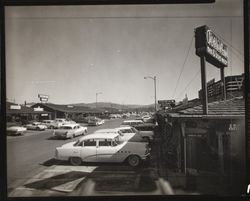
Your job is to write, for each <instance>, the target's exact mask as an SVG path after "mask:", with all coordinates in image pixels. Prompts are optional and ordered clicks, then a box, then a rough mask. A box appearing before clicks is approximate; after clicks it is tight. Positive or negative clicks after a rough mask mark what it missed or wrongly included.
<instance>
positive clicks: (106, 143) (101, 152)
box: [96, 138, 118, 162]
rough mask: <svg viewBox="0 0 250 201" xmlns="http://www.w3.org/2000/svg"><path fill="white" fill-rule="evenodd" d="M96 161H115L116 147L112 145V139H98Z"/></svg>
mask: <svg viewBox="0 0 250 201" xmlns="http://www.w3.org/2000/svg"><path fill="white" fill-rule="evenodd" d="M96 150H97V161H98V162H116V161H117V158H116V154H117V151H118V150H117V147H116V146H113V144H112V139H105V138H103V139H99V140H98V145H97V148H96Z"/></svg>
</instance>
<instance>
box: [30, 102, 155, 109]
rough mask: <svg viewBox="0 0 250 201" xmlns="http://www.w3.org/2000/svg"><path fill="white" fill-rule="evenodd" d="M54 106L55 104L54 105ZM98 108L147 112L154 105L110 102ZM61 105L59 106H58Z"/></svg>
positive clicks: (88, 105) (94, 106)
mask: <svg viewBox="0 0 250 201" xmlns="http://www.w3.org/2000/svg"><path fill="white" fill-rule="evenodd" d="M26 104H27V106H30V105H34V104H36V103H34V102H30V103H26ZM54 104H56V103H54ZM97 104H98V108H102V109H107V110H110V109H114V111H116V110H128V111H130V110H131V111H132V110H138V111H148V110H153V109H154V104H150V105H135V104H127V105H125V104H124V105H122V104H117V103H110V102H98V103H97ZM59 105H61V104H59ZM63 105H74V106H82V107H89V108H96V103H95V102H94V103H73V104H70V103H69V104H63Z"/></svg>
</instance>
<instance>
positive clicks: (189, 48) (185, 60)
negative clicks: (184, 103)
mask: <svg viewBox="0 0 250 201" xmlns="http://www.w3.org/2000/svg"><path fill="white" fill-rule="evenodd" d="M193 40H194V36H192V38H191V42H190V44H189V47H188V51H187V54H186V57H185V59H184V63H183V65H182V68H181V71H180V74H179V77H178V79H177V82H176V85H175V89H174V92H173V95H172V97H173V98H174V96H175V92H176V89H177V87H178V85H179V81H180V78H181V75H182V73H183V70H184V67H185V64H186V62H187V58H188V56H189V52H190V50H191V47H192V44H193Z"/></svg>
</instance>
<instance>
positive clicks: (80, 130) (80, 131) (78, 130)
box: [53, 124, 87, 138]
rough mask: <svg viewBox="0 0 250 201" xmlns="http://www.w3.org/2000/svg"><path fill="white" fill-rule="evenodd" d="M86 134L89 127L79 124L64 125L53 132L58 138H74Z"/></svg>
mask: <svg viewBox="0 0 250 201" xmlns="http://www.w3.org/2000/svg"><path fill="white" fill-rule="evenodd" d="M85 134H87V127H84V126H81V125H79V124H67V125H62V126H61V127H60V128H59V129H56V130H54V132H53V136H54V137H57V138H74V137H76V136H79V135H85Z"/></svg>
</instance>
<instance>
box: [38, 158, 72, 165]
mask: <svg viewBox="0 0 250 201" xmlns="http://www.w3.org/2000/svg"><path fill="white" fill-rule="evenodd" d="M40 165H43V166H46V167H50V166H52V165H69V163H68V161H60V160H56V159H55V158H51V159H49V160H47V161H45V162H43V163H41V164H40Z"/></svg>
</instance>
